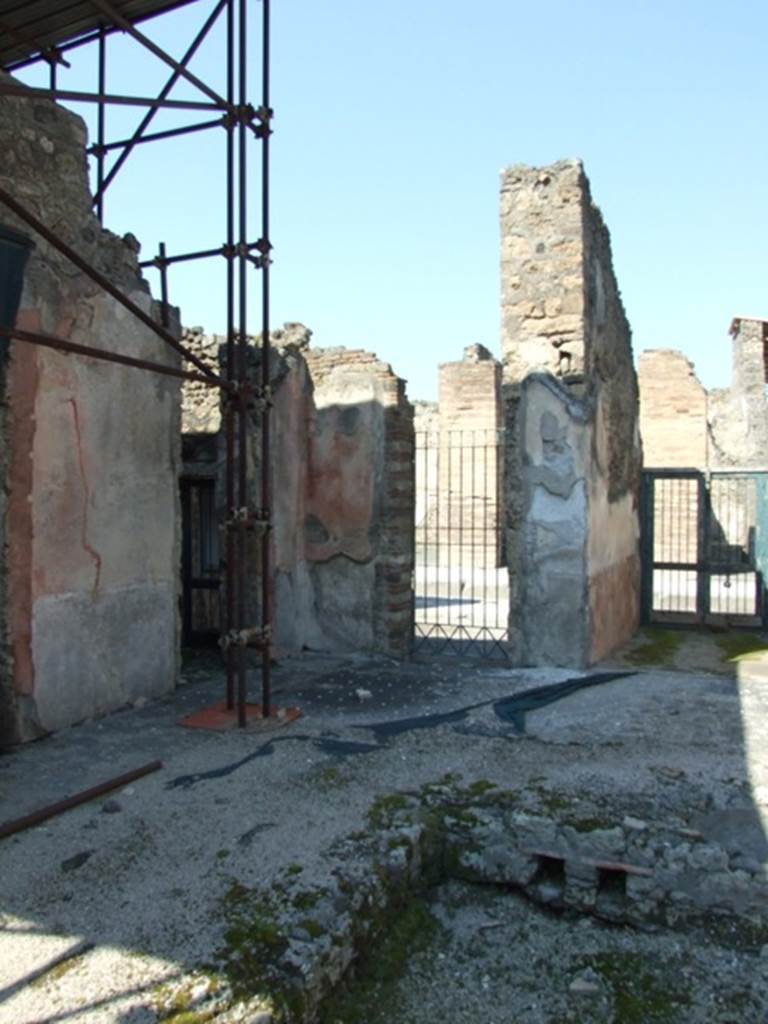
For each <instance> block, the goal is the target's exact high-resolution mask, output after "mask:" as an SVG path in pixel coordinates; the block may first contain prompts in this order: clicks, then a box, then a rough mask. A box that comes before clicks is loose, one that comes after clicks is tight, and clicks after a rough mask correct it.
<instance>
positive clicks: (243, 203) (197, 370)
mask: <svg viewBox="0 0 768 1024" xmlns="http://www.w3.org/2000/svg"><path fill="white" fill-rule="evenodd" d="M90 2H91V4H92V5H93V6H94V7H95V8H96V9H97V10H98V11H99V12H100V14H101V15H102V18H103V21H102V23H101V27H100V28H99V30H98V32H91V33H89V34H87V35H86V36H84V37H83V38H81V39H78V40H75V41H74V42H70V43H67V44H64V45H62V46H59V47H56V48H54V49H53V50H52V49H51V48H50V47H49V48H47V49H45V50H44V48H43V47H40V53H39V54H37V55H35V56H32V57H29V58H26V59H24V60H19V61H15V62H13V63H11V64H9V65H7V66H6V67H5V68H4V70H5V71H8V72H13V71H18V70H21V69H22V68H24V67H28V66H31V65H33V64H36V63H39V62H40V61H47V62H48V63H49V66H50V69H51V74H50V88H48V89H36V88H30V87H27V86H24V85H21V84H18V85H17V84H15V83H0V96H2V95H6V96H19V97H24V98H27V99H37V98H44V99H51V100H69V101H73V102H75V101H76V102H87V103H96V104H98V107H99V110H98V121H97V140H96V142H95V143H94V144H93V145H92V146H91V147H90V148H89V150H88V152H89V154H90V155H92V156H94V157H95V158H96V192H95V195H94V197H93V205H94V207H95V210H96V214H97V216H98V218H99V221H100V222H102V223H103V214H104V196H105V193H106V191H107V189H108V188H109V186H110V184H111V183H112V182H113V181H114V179H115V177H116V175H117V174H118V172H119V171H120V170H121V169H122V167H123V165H124V164H125V162H126V161H127V159H128V157H129V156H130V154H131V152H132V151H133V150H134V148H135V147H136V146H137V145H141V144H145V143H149V142H156V141H159V140H164V139H169V138H173V137H175V136H179V135H184V134H188V133H191V132H202V131H207V130H210V129H212V128H223V129H224V131H225V136H226V172H225V191H226V241H225V242H224V243H223V244H222V245H220V246H218V247H215V248H208V249H200V250H198V251H195V252H187V253H179V254H175V255H172V256H168V255H167V254H166V251H165V245H164V244H163V243H161V244H160V247H159V252H158V255H157V256H156V257H154V259H151V260H147V261H144V262H142V263H140V264H139V265H140V266H141V267H156V268H157V270H158V271H159V273H160V288H161V311H162V324H158V323H157V322H156V321H155V320H154V319H153V318H152V317H151V316H149V315H148V314H147V313H145V312H144V311H143V310H142V309H141V308H140V307H139V306H137V305H136V304H135V303H133V302H132V301H131V300H130V299H129V298H128V297H127V296H126V295H124V294H123V293H122V292H121V291H120V290H119V289H117V288H116V287H115V286H114V285H113V284H112V283H111V281H109V280H108V279H107V278H106V277H105V276H104V275H103V274H101V273H100V272H99V271H98V270H97V269H96V268H95V267H93V266H92V265H91V264H89V263H88V262H87V261H86V260H84V259H83V258H82V257H80V256H79V255H78V254H77V253H76V252H75V251H74V250H73V249H72V248H71V247H70V246H69V245H67V243H66V242H65V241H63V239H61V238H60V237H59V236H58V235H57V234H56V233H55V232H54V231H52V230H51V229H50V228H48V227H47V226H46V225H45V224H43V223H42V222H41V221H40V220H38V218H37V217H35V216H34V214H32V213H31V212H30V211H29V210H27V209H25V208H24V207H23V206H22V205H21V204H20V203H19V202H18V201H17V200H16V199H15V198H14V197H13V196H12V195H11V194H10V193H9V192H8V191H7V190H5V189H2V188H0V203H2V204H3V205H4V206H5V207H7V208H8V209H9V210H10V211H11V212H12V213H13V214H14V215H15V216H16V217H18V218H19V219H20V220H21V221H23V222H24V223H25V224H26V225H27V226H28V227H29V228H31V230H32V231H33V232H34V233H35V234H37V235H39V236H41V237H42V238H43V239H45V241H46V242H48V244H50V245H51V246H53V247H54V248H55V249H57V250H58V251H59V252H60V253H61V254H62V255H63V256H64V257H65V258H66V259H68V260H69V261H70V262H71V263H73V264H74V265H75V266H76V267H77V268H78V269H79V270H80V271H81V272H82V273H83V274H85V275H86V276H87V277H89V278H90V279H91V280H92V281H94V282H95V283H96V284H98V285H99V286H100V287H101V288H103V289H104V291H106V292H107V293H108V294H109V295H111V296H112V298H114V299H115V300H116V301H117V302H118V303H120V304H121V305H122V306H123V307H124V308H125V309H127V310H128V311H129V312H130V313H131V314H132V315H133V316H135V317H137V318H138V319H139V320H140V321H141V322H142V323H144V324H145V326H147V327H148V328H149V329H150V330H152V331H153V332H154V333H155V334H156V335H157V337H158V338H160V340H161V341H163V342H164V343H165V344H166V345H169V346H170V347H171V348H173V349H174V350H175V351H176V352H178V353H179V354H180V355H181V356H182V357H183V359H185V360H187V362H189V363H191V364H192V366H193V367H194V369H193V370H185V369H180V368H176V367H173V366H168V365H165V364H163V363H162V362H154V361H152V360H147V359H139V358H136V357H134V356H129V355H125V354H123V353H120V352H112V351H108V350H102V349H97V348H93V347H91V346H88V345H81V344H78V343H75V342H71V341H69V340H67V339H64V338H59V337H56V336H54V335H50V334H44V333H41V332H33V331H26V330H21V329H19V328H16V327H7V328H5V327H0V334H2V335H5V336H6V337H10V338H14V339H16V340H18V341H24V342H28V343H31V344H37V345H42V346H45V347H49V348H53V349H57V350H60V351H63V352H70V353H74V354H79V355H84V356H87V357H89V358H94V359H102V360H106V361H108V362H113V363H119V364H121V365H124V366H130V367H133V368H137V369H143V370H147V371H150V372H153V373H161V374H166V375H169V376H173V377H178V378H181V379H182V380H194V381H198V382H201V383H203V384H205V385H207V386H210V387H216V388H219V389H220V390H221V392H222V402H223V406H224V408H223V419H224V432H225V439H226V441H225V448H226V506H227V518H226V522H225V523H224V527H225V530H226V544H225V550H226V557H225V591H226V593H225V601H224V622H223V626H222V635H221V639H220V644H221V647H222V649H223V651H224V654H225V660H226V671H227V682H226V706H227V708H228V709H229V710H230V711H232V710H234V709H235V706H236V708H237V723H238V725H239V726H240V727H244V726H245V725H246V718H247V713H246V712H247V666H248V662H247V654H248V648H249V647H253V648H257V649H258V650H260V652H261V666H262V677H261V716H262V717H264V718H267V717H269V715H270V713H271V710H272V709H271V673H270V642H271V634H272V630H271V621H272V605H273V600H272V592H271V567H270V527H271V507H272V502H271V493H270V487H271V482H270V479H269V464H270V459H269V454H270V433H269V408H270V387H269V375H270V343H269V320H270V303H269V271H270V264H271V255H270V253H271V249H272V246H271V243H270V241H269V199H270V193H269V172H270V155H269V137H270V134H271V131H272V127H271V124H272V117H273V111H272V110H271V108H270V105H269V103H270V94H269V93H270V89H269V86H270V0H260V2H261V5H262V18H261V32H262V61H261V71H262V74H261V102H260V105H259V106H258V107H254V106H253V105H252V104H251V103H250V102H249V100H248V50H249V47H248V20H247V19H248V3H249V0H218V2H217V3H216V4H215V6H214V8H213V10H212V11H211V13H210V14H209V16H208V17H207V18H206V19H205V21H204V23H203V25H202V27H201V29H200V31H199V32H198V33H197V35H196V36H195V39H194V40H193V42H192V44H191V45H190V46H189V47H188V49H187V50H186V52H185V54H184V56H183V57H182V58H181V60H180V61H176V60H174V58H173V57H171V56H170V55H169V54H168V53H166V52H165V51H164V50H163V49H162V48H161V47H159V46H157V45H156V44H155V43H154V42H153V41H152V40H150V39H149V38H148V37H147V36H145V35H144V34H143V33H142V32H140V31H138V29H136V27H135V26H134V25H133V24H132V23H131V22H130V21H127V20H126V19H125V18H124V17H123V16H122V15H121V14H120V13H119V12H118V11H116V10H115V9H114V8H113V7H112V6H111V5H110V4H109V3H108V0H90ZM223 13H226V83H227V84H226V92H227V95H226V97H222V96H220V95H219V94H218V93H217V92H216V91H215V90H214V89H212V88H211V87H210V86H208V85H206V83H205V82H203V81H201V80H200V79H199V78H198V77H197V76H195V75H193V74H192V73H191V72H190V71H189V70H188V67H187V65H188V64H189V62H190V60H191V59H192V57H193V56H194V54H195V52H196V51H197V49H198V48H199V46H200V44H201V43H202V42H203V40H204V39H205V38H206V37H207V36H208V34H209V32H210V31H211V29H212V28H213V26H214V25H215V24H216V23H217V22H218V21H219V19H220V17H221V15H222V14H223ZM114 31H121V32H125V33H127V34H128V35H130V36H131V37H132V38H133V39H135V40H136V42H137V43H139V44H140V45H141V46H143V47H144V48H145V49H147V50H148V51H149V52H151V53H152V54H153V55H154V56H155V57H157V58H158V59H159V60H161V61H163V62H164V63H165V64H167V65H168V66H169V67H170V68H171V69H172V72H173V73H172V74H171V75H170V77H169V78H168V80H167V81H166V83H165V85H164V86H163V88H162V89H161V90H160V93H159V94H158V95H157V97H154V98H153V97H141V96H125V95H115V94H110V93H107V92H106V91H105V82H106V40H107V37H108V36H109V34H110V33H112V32H114ZM92 42H96V43H97V49H98V54H97V56H98V62H97V63H98V69H97V78H98V87H97V91H96V92H95V93H88V92H73V91H67V90H64V89H59V88H58V87H57V76H56V70H57V65H58V64H64V65H66V61H65V60H64V59H63V58H62V56H61V54H62V53H64V52H66V51H68V50H71V49H75V48H77V47H80V46H84V45H86V44H89V43H92ZM179 79H184V80H185V81H186V82H187V83H189V84H191V85H193V86H194V87H195V88H196V89H197V90H198V91H199V92H201V93H202V94H203V96H204V97H205V99H204V100H202V99H201V100H191V101H188V100H171V99H169V98H168V96H169V94H170V92H171V90H172V89H173V87H174V85H175V84H176V83H177V82H178V81H179ZM112 104H120V105H128V106H136V107H145V108H147V112H146V114H145V115H144V117H143V118H142V120H141V122H140V124H139V126H138V127H137V129H136V131H135V132H134V133H133V135H132V136H131V138H129V139H122V140H117V141H109V142H108V141H107V140H106V138H105V122H106V118H105V110H106V108H107V107H108V106H110V105H112ZM161 109H170V110H180V111H210V112H213V113H216V114H217V116H216V117H215V118H214V119H212V120H207V121H204V122H202V123H198V124H193V125H181V126H179V127H177V128H173V129H170V130H167V131H162V132H155V133H147V128H148V127H149V125H150V124H151V123H152V120H153V118H154V116H155V114H156V113H157V111H158V110H161ZM251 137H255V138H256V139H257V140H258V141H259V142H260V144H261V179H262V180H261V195H260V208H261V210H260V213H261V237H260V238H259V239H258V240H256V241H250V242H249V241H248V237H247V231H248V228H247V218H248V199H249V195H248V186H249V180H248V153H247V144H248V142H249V139H250V138H251ZM117 150H119V151H120V152H119V156H118V157H117V159H116V160H115V162H114V164H113V165H112V167H111V168H110V170H109V172H106V167H105V160H106V156H107V154H108V153H109V152H112V151H117ZM217 256H220V257H223V258H224V259H225V261H226V270H227V285H226V294H227V298H226V305H227V314H226V315H227V340H226V347H225V365H224V374H223V376H221V375H219V374H217V373H214V372H213V371H212V370H211V369H210V368H209V367H208V366H206V365H205V363H203V362H202V361H201V360H200V359H199V358H198V357H197V356H195V354H194V353H192V352H190V351H189V350H188V349H187V348H185V346H184V345H182V344H181V343H180V342H179V341H178V340H177V339H176V338H175V337H174V336H173V334H171V333H170V331H169V330H168V324H169V317H168V267H169V266H172V265H174V264H177V263H183V262H188V261H191V260H201V259H211V258H214V257H217ZM249 266H253V267H256V268H257V269H258V270H259V271H260V272H261V285H262V302H261V374H260V381H259V383H258V384H254V383H253V382H251V381H250V380H249V379H248V337H247V324H248V312H249V310H248V288H247V283H248V269H249ZM251 413H257V414H258V415H259V417H260V427H261V476H260V487H261V496H260V507H259V508H254V507H253V506H252V505H251V504H250V503H249V500H248V476H247V431H248V417H249V415H250V414H251ZM251 531H257V532H258V533H259V534H260V554H261V616H260V619H261V621H260V625H258V626H254V625H253V624H249V621H248V607H247V591H248V587H247V583H248V570H249V566H248V564H247V562H248V558H247V555H248V535H249V532H251Z"/></svg>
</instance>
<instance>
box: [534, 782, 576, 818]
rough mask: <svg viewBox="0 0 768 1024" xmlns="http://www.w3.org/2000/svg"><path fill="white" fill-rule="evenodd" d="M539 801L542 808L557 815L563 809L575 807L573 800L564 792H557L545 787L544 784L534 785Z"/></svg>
mask: <svg viewBox="0 0 768 1024" xmlns="http://www.w3.org/2000/svg"><path fill="white" fill-rule="evenodd" d="M533 792H534V793H535V794H536V798H537V802H538V804H539V806H540V808H541V810H543V811H545V812H546V813H547V814H551V815H553V816H554V815H556V814H558V813H560V812H562V811H567V810H571V809H572V808H573V800H572V799H571V798H570V797H567V796H564V795H563V794H562V793H555V792H553V791H552V790H551V789H544V788H543V787H542V786H537V787H534V789H533Z"/></svg>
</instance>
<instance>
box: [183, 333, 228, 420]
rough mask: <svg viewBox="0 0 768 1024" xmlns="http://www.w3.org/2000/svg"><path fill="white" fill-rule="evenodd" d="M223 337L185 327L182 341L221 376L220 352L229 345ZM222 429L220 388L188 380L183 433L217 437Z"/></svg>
mask: <svg viewBox="0 0 768 1024" xmlns="http://www.w3.org/2000/svg"><path fill="white" fill-rule="evenodd" d="M226 340H227V339H226V338H225V337H224V336H223V335H220V334H206V333H205V330H204V328H202V327H185V328H184V330H183V332H182V336H181V341H182V343H183V345H184V347H185V348H186V349H187V351H188V352H191V353H192V354H193V355H196V356H197V358H198V359H200V360H201V361H202V362H203V363H205V365H206V366H207V367H209V368H210V369H211V370H213V371H214V372H215V373H218V372H219V349H220V348H221V346H222V345H224V344H225V343H226ZM220 427H221V398H220V391H219V389H218V388H211V387H208V385H206V384H203V383H202V382H201V381H197V380H185V381H184V383H183V385H182V389H181V431H182V433H183V434H187V435H190V434H216V433H218V431H219V429H220Z"/></svg>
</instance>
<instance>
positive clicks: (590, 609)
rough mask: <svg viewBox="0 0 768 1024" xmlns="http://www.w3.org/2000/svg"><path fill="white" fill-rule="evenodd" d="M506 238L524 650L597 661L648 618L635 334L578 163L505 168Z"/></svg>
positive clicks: (509, 499) (545, 657)
mask: <svg viewBox="0 0 768 1024" xmlns="http://www.w3.org/2000/svg"><path fill="white" fill-rule="evenodd" d="M501 233H502V254H501V276H502V359H503V385H502V391H503V399H502V402H503V415H504V423H505V434H506V442H505V444H506V450H505V466H504V495H505V500H506V554H507V561H508V566H509V573H510V618H509V637H510V639H509V645H510V654H511V657H512V660H513V661H514V662H516V663H518V664H556V665H575V666H583V665H586V664H590V663H592V662H594V661H597V660H599V659H600V658H602V657H605V656H606V655H607V654H609V653H610V652H611V651H612V650H614V649H615V648H617V647H619V646H620V645H621V644H622V643H624V642H626V640H628V639H629V637H630V636H631V635H632V633H633V632H634V631H635V629H636V628H637V625H638V623H639V594H640V562H639V547H638V545H639V514H638V499H639V482H640V467H641V447H640V438H639V429H638V390H637V381H636V376H635V371H634V367H633V364H632V344H631V335H630V329H629V325H628V323H627V319H626V315H625V313H624V309H623V305H622V302H621V297H620V295H619V291H618V286H617V284H616V280H615V277H614V274H613V269H612V265H611V253H610V240H609V235H608V231H607V228H606V227H605V224H604V222H603V219H602V216H601V214H600V211H599V210H598V209H597V207H596V206H595V205H594V204H593V202H592V198H591V194H590V189H589V183H588V181H587V179H586V176H585V174H584V171H583V168H582V166H581V164H580V163H579V162H578V161H560V162H559V163H556V164H553V165H551V166H549V167H544V168H529V167H522V166H520V165H517V166H514V167H511V168H509V169H508V170H507V171H505V172H503V174H502V184H501Z"/></svg>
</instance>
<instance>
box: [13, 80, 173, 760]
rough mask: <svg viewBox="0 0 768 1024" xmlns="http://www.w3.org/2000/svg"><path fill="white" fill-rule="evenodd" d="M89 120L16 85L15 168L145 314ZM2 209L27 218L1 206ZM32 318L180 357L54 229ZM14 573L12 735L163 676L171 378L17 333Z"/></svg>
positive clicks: (69, 236)
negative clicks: (95, 156)
mask: <svg viewBox="0 0 768 1024" xmlns="http://www.w3.org/2000/svg"><path fill="white" fill-rule="evenodd" d="M85 142H86V139H85V129H84V126H83V123H82V121H81V120H80V119H79V118H78V117H76V116H75V115H73V114H71V113H69V112H67V111H65V110H63V109H62V108H59V107H57V106H55V105H54V104H52V103H49V102H46V101H42V100H34V101H32V100H25V99H22V98H19V99H15V98H6V99H5V100H4V101H3V105H2V110H0V151H2V152H3V160H2V162H0V183H2V185H3V187H5V188H7V189H9V190H10V191H11V192H13V194H14V195H16V196H17V198H18V199H19V201H20V202H22V203H23V204H24V205H26V206H27V207H28V208H29V209H30V210H31V211H32V212H33V213H35V214H36V215H37V216H38V217H39V218H40V219H41V220H43V222H44V223H46V224H48V225H49V226H51V227H52V228H53V229H54V230H55V231H57V232H58V233H59V234H60V235H62V236H63V238H64V239H65V241H67V242H68V243H69V244H70V245H71V246H72V247H73V248H74V249H76V251H77V252H78V253H79V254H80V255H81V256H83V257H85V258H86V259H88V260H89V261H90V262H92V263H93V264H94V265H95V266H96V267H97V268H98V269H99V270H100V271H101V272H102V273H105V274H107V276H108V277H109V278H110V280H111V281H112V282H113V283H115V284H116V285H117V286H119V287H120V288H121V290H123V291H124V292H125V294H126V295H128V296H129V297H130V298H131V299H132V300H133V301H134V302H135V303H137V304H138V305H140V306H141V307H142V308H143V309H144V310H145V311H146V312H154V313H156V310H155V309H154V305H153V302H152V299H151V296H150V294H149V291H148V288H147V286H146V283H145V282H144V281H143V280H142V278H141V276H140V272H139V270H138V266H137V251H136V249H137V246H136V243H135V240H134V239H132V238H130V237H127V238H126V239H121V238H118V237H116V236H114V235H111V234H110V233H109V232H106V231H102V230H101V228H100V226H99V224H98V222H97V221H96V219H95V217H94V216H93V215H92V213H91V209H90V194H89V191H88V183H87V169H86V158H85V150H84V147H85ZM0 219H2V220H3V222H5V223H8V224H10V225H11V226H15V227H17V228H18V229H19V230H25V229H24V228H23V227H22V225H21V224H14V222H13V218H11V217H8V216H7V215H6V213H5V211H4V210H3V209H2V208H0ZM34 241H35V249H34V251H33V253H32V255H31V257H30V259H29V262H28V265H27V270H26V275H25V282H24V289H23V294H22V299H21V306H20V310H19V314H18V325H19V326H20V327H24V328H27V329H29V330H33V331H45V332H50V333H52V334H56V335H59V336H61V337H64V338H68V339H72V340H74V341H77V342H80V343H84V344H87V345H91V346H95V347H97V348H99V347H102V348H109V349H114V350H118V351H121V352H124V353H128V354H131V355H135V356H140V357H144V358H150V359H153V360H157V361H161V362H162V361H165V362H168V363H175V362H176V360H177V356H176V355H175V353H173V352H171V351H170V350H168V349H167V347H166V346H164V345H163V343H162V342H161V341H160V340H159V339H158V338H156V337H155V335H154V334H152V332H150V331H149V330H148V329H147V328H146V327H145V326H143V325H142V324H140V323H139V322H137V321H136V320H135V319H134V318H133V317H132V316H131V315H130V314H129V313H128V312H127V311H125V310H124V309H123V308H122V307H120V306H119V305H118V304H117V303H116V302H115V301H114V300H113V299H111V298H110V297H108V296H106V295H105V294H104V293H103V292H102V291H101V289H99V287H98V286H97V285H95V284H92V283H91V282H90V281H89V280H88V279H87V278H86V277H85V276H84V275H82V274H81V273H80V272H78V271H77V270H76V269H75V268H74V267H72V265H71V264H69V263H67V261H65V260H64V258H63V257H61V256H59V255H58V253H56V252H55V251H54V250H53V249H52V248H51V247H50V246H48V245H47V244H46V243H44V242H43V241H42V240H40V239H34ZM4 373H5V390H4V417H5V424H6V430H5V434H6V442H7V446H8V453H7V462H6V465H5V467H4V468H5V480H6V488H7V490H8V495H9V497H8V502H7V507H6V509H5V546H4V552H3V575H4V577H5V585H6V621H5V636H6V643H7V652H8V657H7V658H6V659H5V662H4V665H3V678H2V680H0V687H1V688H2V690H3V693H4V696H5V704H6V708H7V709H8V708H11V709H12V710H11V713H9V714H7V715H6V718H5V727H4V735H3V736H2V737H0V740H2V742H5V743H10V742H15V741H18V740H25V739H30V738H32V737H34V736H37V735H40V734H43V733H45V732H48V731H52V730H55V729H60V728H62V727H64V726H66V725H69V724H72V723H74V722H78V721H81V720H83V719H85V718H89V717H92V716H94V715H98V714H102V713H104V712H106V711H109V710H112V709H114V708H117V707H120V706H123V705H125V704H127V703H130V702H132V701H135V700H136V699H137V698H139V697H147V696H153V695H157V694H160V693H163V692H166V691H167V690H169V689H170V688H172V687H173V686H174V684H175V680H176V674H177V668H178V664H177V660H178V621H177V620H178V609H177V597H178V557H179V523H178V497H177V477H178V465H179V436H180V416H179V413H180V399H179V388H178V385H177V383H176V382H174V381H173V380H172V379H171V378H168V377H160V376H157V375H152V374H149V373H146V372H144V371H139V370H133V369H128V368H126V367H118V366H116V365H114V364H108V363H104V362H99V361H96V360H92V359H86V358H84V357H80V356H73V355H66V354H63V353H59V352H54V351H51V350H49V349H43V348H40V347H37V346H32V345H28V344H25V343H23V342H18V341H17V342H13V343H12V345H11V347H10V353H9V355H8V356H7V357H6V362H5V367H4Z"/></svg>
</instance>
